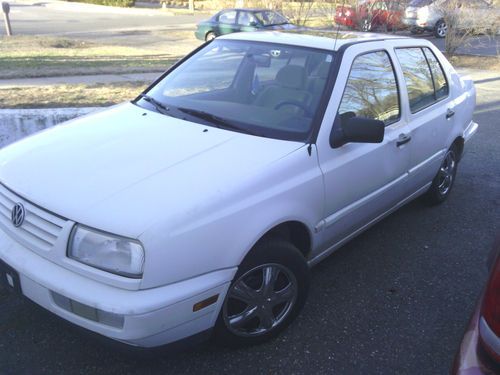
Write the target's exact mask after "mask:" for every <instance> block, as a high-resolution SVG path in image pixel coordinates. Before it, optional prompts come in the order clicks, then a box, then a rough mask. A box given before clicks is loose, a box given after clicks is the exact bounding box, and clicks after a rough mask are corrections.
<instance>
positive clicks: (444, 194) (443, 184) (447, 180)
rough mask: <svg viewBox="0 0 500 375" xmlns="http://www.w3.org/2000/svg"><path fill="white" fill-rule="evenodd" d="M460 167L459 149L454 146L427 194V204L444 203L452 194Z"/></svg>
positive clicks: (446, 156) (447, 154)
mask: <svg viewBox="0 0 500 375" xmlns="http://www.w3.org/2000/svg"><path fill="white" fill-rule="evenodd" d="M457 167H458V149H457V147H455V146H452V147H451V148H450V149H449V150H448V152H447V153H446V155H445V157H444V160H443V163H442V164H441V167H440V168H439V171H438V173H437V174H436V177H434V180H433V181H432V185H431V187H430V188H429V190H428V191H427V193H426V194H425V198H426V200H427V202H428V203H429V204H431V205H436V204H441V203H443V202H444V201H445V200H446V199H447V198H448V196H449V195H450V193H451V190H452V188H453V184H454V183H455V176H456V174H457Z"/></svg>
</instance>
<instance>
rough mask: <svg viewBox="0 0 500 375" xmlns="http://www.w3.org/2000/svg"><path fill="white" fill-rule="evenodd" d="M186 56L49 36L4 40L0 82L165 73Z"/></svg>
mask: <svg viewBox="0 0 500 375" xmlns="http://www.w3.org/2000/svg"><path fill="white" fill-rule="evenodd" d="M182 56H183V53H182V52H181V51H178V50H177V49H175V48H168V50H167V49H166V50H165V51H161V50H159V49H155V50H148V49H143V48H134V47H125V46H116V45H102V44H96V43H91V42H86V41H80V40H74V39H66V38H56V37H46V36H44V37H33V36H13V37H0V79H7V78H29V77H50V76H65V75H79V74H106V73H134V72H161V71H165V70H166V69H167V68H168V67H169V66H170V65H172V64H173V63H174V62H175V61H177V60H178V59H179V58H181V57H182Z"/></svg>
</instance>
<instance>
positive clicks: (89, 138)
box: [0, 103, 303, 237]
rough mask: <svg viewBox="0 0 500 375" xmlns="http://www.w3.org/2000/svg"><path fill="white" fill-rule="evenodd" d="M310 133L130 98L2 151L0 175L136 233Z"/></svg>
mask: <svg viewBox="0 0 500 375" xmlns="http://www.w3.org/2000/svg"><path fill="white" fill-rule="evenodd" d="M301 146H303V144H302V143H297V142H289V141H280V140H275V139H269V138H263V137H257V136H251V135H247V134H242V133H236V132H232V131H227V130H222V129H217V128H213V127H209V126H204V125H200V124H196V123H192V122H188V121H184V120H180V119H176V118H173V117H168V116H164V115H161V114H158V113H156V112H152V111H148V110H145V109H142V108H140V107H138V106H136V105H134V104H131V103H127V104H123V105H119V106H116V107H114V108H111V109H108V110H105V111H102V112H99V113H96V114H92V115H89V116H85V117H82V118H79V119H76V120H72V121H70V122H68V123H65V124H63V125H59V126H55V127H53V128H51V129H48V130H46V131H43V132H41V133H38V134H36V135H34V136H31V137H28V138H26V139H24V140H22V141H20V142H17V143H14V144H12V145H10V146H8V147H6V148H4V149H2V150H1V151H0V182H1V183H3V184H4V185H5V186H7V187H8V188H9V189H11V190H13V191H14V192H15V193H17V194H19V195H20V196H22V197H24V198H25V199H27V200H29V201H31V202H32V203H34V204H37V205H39V206H41V207H43V208H45V209H47V210H49V211H52V212H54V213H57V214H59V215H61V216H63V217H66V218H68V219H70V220H74V221H76V222H80V223H83V224H85V225H88V226H91V227H96V228H99V229H101V230H106V231H109V232H113V233H116V234H121V235H125V236H130V237H138V236H139V235H140V234H141V233H142V232H144V231H145V230H146V229H147V228H148V227H149V226H151V225H153V224H154V223H155V222H156V221H158V218H159V217H162V218H163V219H164V218H165V216H167V215H186V214H189V212H193V210H197V212H200V209H201V207H202V206H203V205H204V202H206V201H207V200H211V201H212V202H213V201H214V200H217V199H219V200H220V199H223V197H224V194H225V193H227V192H228V190H230V189H231V188H234V187H237V184H238V183H240V182H244V181H245V180H246V179H248V178H251V176H252V175H255V174H258V173H259V171H261V170H262V169H263V168H264V167H265V166H266V165H269V164H270V163H273V162H274V161H276V160H278V159H280V158H283V157H284V156H286V155H287V154H289V153H291V152H293V151H294V150H296V149H297V148H299V147H301Z"/></svg>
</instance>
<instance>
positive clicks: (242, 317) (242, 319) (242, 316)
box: [228, 306, 257, 328]
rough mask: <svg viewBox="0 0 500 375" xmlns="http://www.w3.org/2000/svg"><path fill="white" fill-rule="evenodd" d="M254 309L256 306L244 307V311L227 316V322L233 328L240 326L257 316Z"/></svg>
mask: <svg viewBox="0 0 500 375" xmlns="http://www.w3.org/2000/svg"><path fill="white" fill-rule="evenodd" d="M256 311H257V306H252V307H249V308H246V309H245V311H243V312H241V313H239V314H236V315H233V316H230V317H229V318H228V319H229V324H230V325H231V326H233V327H234V328H240V327H242V326H244V325H245V324H246V323H248V322H249V321H250V320H252V319H253V318H255V317H256V316H257V314H256Z"/></svg>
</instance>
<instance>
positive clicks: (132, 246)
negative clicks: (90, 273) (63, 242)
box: [68, 225, 144, 278]
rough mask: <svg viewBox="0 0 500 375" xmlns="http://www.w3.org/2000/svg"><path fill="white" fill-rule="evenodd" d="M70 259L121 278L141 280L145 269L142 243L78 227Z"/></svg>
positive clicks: (72, 239)
mask: <svg viewBox="0 0 500 375" xmlns="http://www.w3.org/2000/svg"><path fill="white" fill-rule="evenodd" d="M68 257H69V258H72V259H75V260H77V261H79V262H81V263H85V264H87V265H89V266H92V267H95V268H99V269H101V270H104V271H108V272H112V273H115V274H117V275H121V276H126V277H133V278H139V277H141V276H142V272H143V267H144V249H143V248H142V245H141V244H140V243H139V242H138V241H134V240H131V239H127V238H124V237H120V236H116V235H113V234H109V233H105V232H99V231H97V230H94V229H90V228H86V227H84V226H82V225H75V226H74V228H73V230H72V231H71V236H70V239H69V245H68Z"/></svg>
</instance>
